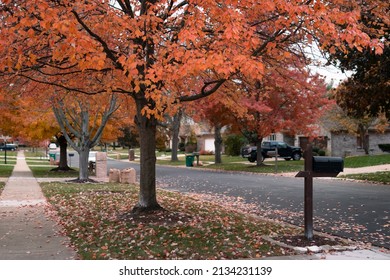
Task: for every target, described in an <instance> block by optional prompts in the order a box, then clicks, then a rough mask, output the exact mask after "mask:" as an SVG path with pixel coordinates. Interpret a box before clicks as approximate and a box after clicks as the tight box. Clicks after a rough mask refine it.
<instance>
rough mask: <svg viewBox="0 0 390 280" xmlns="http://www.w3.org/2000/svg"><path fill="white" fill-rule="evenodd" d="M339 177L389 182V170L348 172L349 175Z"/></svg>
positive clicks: (382, 182)
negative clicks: (360, 172)
mask: <svg viewBox="0 0 390 280" xmlns="http://www.w3.org/2000/svg"><path fill="white" fill-rule="evenodd" d="M341 178H348V179H355V180H362V181H368V182H376V183H381V184H390V172H375V173H362V174H350V175H344V176H341Z"/></svg>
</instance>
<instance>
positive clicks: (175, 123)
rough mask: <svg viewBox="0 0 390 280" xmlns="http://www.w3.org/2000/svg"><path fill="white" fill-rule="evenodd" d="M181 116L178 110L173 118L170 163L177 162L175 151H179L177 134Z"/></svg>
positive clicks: (181, 112)
mask: <svg viewBox="0 0 390 280" xmlns="http://www.w3.org/2000/svg"><path fill="white" fill-rule="evenodd" d="M182 116H183V111H182V110H179V111H178V112H177V113H176V114H175V115H174V116H173V123H172V154H171V161H179V158H178V156H177V150H178V149H179V132H180V122H181V118H182Z"/></svg>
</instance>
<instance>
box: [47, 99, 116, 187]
mask: <svg viewBox="0 0 390 280" xmlns="http://www.w3.org/2000/svg"><path fill="white" fill-rule="evenodd" d="M104 98H105V96H103V97H101V96H98V95H95V96H93V97H89V98H86V97H85V96H82V97H80V96H77V97H76V98H75V96H74V95H73V94H70V93H68V94H67V95H66V96H60V97H56V96H53V99H55V100H53V112H54V115H55V117H56V119H57V122H58V124H59V126H60V127H61V131H62V132H63V135H64V137H65V139H66V140H67V142H68V143H69V144H70V145H71V146H72V148H73V149H74V150H75V151H77V152H78V154H79V178H78V181H81V182H84V181H88V156H89V151H90V149H91V148H93V147H94V146H96V145H97V144H98V143H99V141H100V139H101V137H102V134H103V130H104V128H105V127H106V124H107V122H108V121H109V119H110V117H111V116H112V114H114V112H115V111H116V110H117V109H118V105H117V97H116V96H115V95H114V94H113V95H111V96H109V100H108V101H105V100H104ZM100 104H104V106H103V108H102V107H101V105H100ZM71 135H74V139H72V137H71ZM75 139H76V140H77V141H75Z"/></svg>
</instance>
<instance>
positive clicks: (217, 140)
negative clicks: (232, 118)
mask: <svg viewBox="0 0 390 280" xmlns="http://www.w3.org/2000/svg"><path fill="white" fill-rule="evenodd" d="M222 143H223V140H222V135H221V125H220V124H216V125H215V126H214V146H215V163H216V164H221V163H222Z"/></svg>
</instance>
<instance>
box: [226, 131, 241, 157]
mask: <svg viewBox="0 0 390 280" xmlns="http://www.w3.org/2000/svg"><path fill="white" fill-rule="evenodd" d="M245 144H246V140H245V138H244V137H242V136H240V135H236V134H233V135H229V136H228V137H226V139H225V154H226V155H228V156H239V155H240V154H241V147H242V146H244V145H245Z"/></svg>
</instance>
